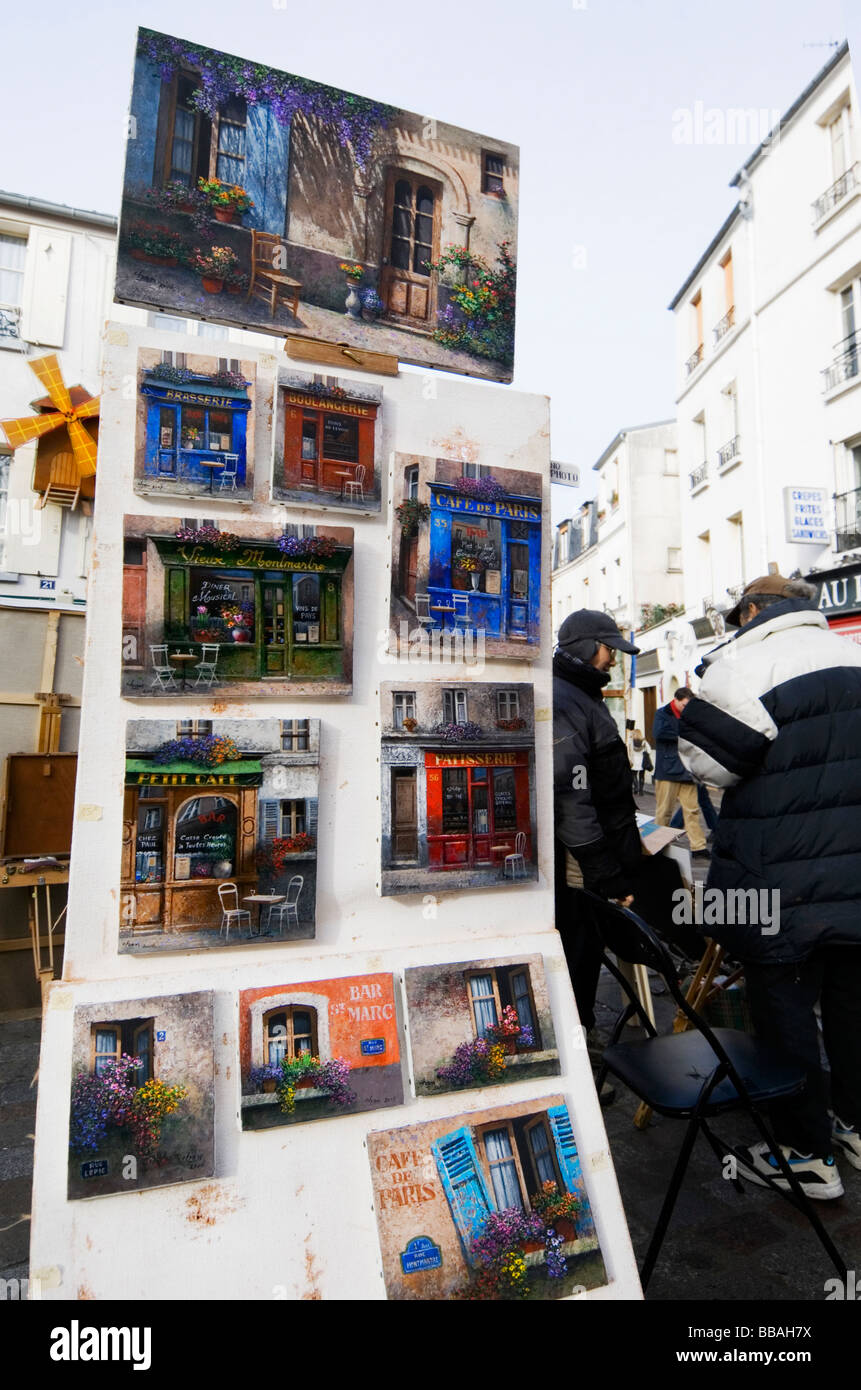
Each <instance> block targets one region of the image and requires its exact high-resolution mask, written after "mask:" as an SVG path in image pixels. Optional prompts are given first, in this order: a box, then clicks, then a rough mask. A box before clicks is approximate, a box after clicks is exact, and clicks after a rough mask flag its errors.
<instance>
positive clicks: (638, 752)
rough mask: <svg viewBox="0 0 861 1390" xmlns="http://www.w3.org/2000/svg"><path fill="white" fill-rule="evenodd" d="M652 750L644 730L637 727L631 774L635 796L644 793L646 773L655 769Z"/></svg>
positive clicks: (633, 738) (632, 746) (633, 745)
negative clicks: (645, 737) (644, 736)
mask: <svg viewBox="0 0 861 1390" xmlns="http://www.w3.org/2000/svg"><path fill="white" fill-rule="evenodd" d="M653 767H654V763H653V762H652V750H651V748H650V747H649V745H648V743H647V742H646V740H645V739H644V738H643V734H642V731H641V730H640V729H635V730H634V733H633V737H632V738H631V774H632V777H633V788H634V795H635V796H642V795H643V783H644V781H645V777H646V773H647V772H651V771H652V770H653Z"/></svg>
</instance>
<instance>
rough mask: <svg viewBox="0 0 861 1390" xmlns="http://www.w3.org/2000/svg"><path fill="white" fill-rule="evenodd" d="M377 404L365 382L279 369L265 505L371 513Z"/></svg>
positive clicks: (376, 486) (376, 475) (376, 393)
mask: <svg viewBox="0 0 861 1390" xmlns="http://www.w3.org/2000/svg"><path fill="white" fill-rule="evenodd" d="M382 400H383V392H382V389H381V388H380V387H379V386H372V385H371V384H370V383H368V382H361V383H357V382H352V381H348V380H344V381H342V380H340V379H339V378H338V377H325V378H324V377H322V376H315V377H309V376H303V375H301V374H299V373H297V372H292V371H288V370H286V369H285V368H283V367H282V368H280V369H279V372H278V396H277V417H276V426H275V463H274V472H273V477H272V497H273V499H274V500H275V501H278V502H295V503H298V504H299V505H301V506H312V505H314V504H317V505H325V506H328V507H343V508H346V509H348V510H349V511H358V512H378V511H379V510H380V450H381V444H380V436H381V428H382V425H381V419H380V414H381V405H382Z"/></svg>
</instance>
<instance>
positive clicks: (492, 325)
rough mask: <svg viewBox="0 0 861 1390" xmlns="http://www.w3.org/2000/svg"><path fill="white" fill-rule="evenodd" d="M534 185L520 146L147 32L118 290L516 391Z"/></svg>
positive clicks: (139, 60)
mask: <svg viewBox="0 0 861 1390" xmlns="http://www.w3.org/2000/svg"><path fill="white" fill-rule="evenodd" d="M518 175H519V154H518V149H517V146H515V145H511V144H508V143H507V142H505V141H502V140H496V139H491V138H490V137H488V136H483V135H477V134H475V133H473V132H471V131H466V130H461V129H460V128H459V127H457V126H451V125H447V124H444V123H443V122H441V121H437V120H436V119H432V118H429V117H427V116H421V115H417V114H413V113H411V112H408V111H402V110H399V109H397V108H395V107H391V106H387V105H385V104H384V103H383V102H380V101H375V100H371V99H369V98H366V97H360V96H356V95H355V94H353V93H351V92H343V91H341V90H339V89H336V88H333V87H326V86H323V85H322V84H321V83H317V82H311V81H308V80H307V79H306V78H302V77H296V76H294V75H293V74H291V73H286V72H281V71H279V70H278V69H276V68H270V67H264V66H262V65H260V64H257V63H251V62H247V61H244V60H243V59H240V58H236V57H234V56H232V55H230V54H225V53H219V52H216V51H214V50H212V49H208V48H204V47H202V46H201V45H199V44H193V43H189V42H187V41H185V40H183V39H176V38H172V37H170V36H168V35H166V34H158V33H154V32H152V31H151V30H148V29H141V30H139V31H138V43H137V51H136V55H135V68H134V82H133V88H132V100H131V117H130V121H129V137H128V145H127V153H126V168H125V182H124V188H123V200H122V220H121V227H120V248H119V257H118V260H117V283H116V298H117V299H118V300H119V301H120V302H121V303H127V304H138V305H141V306H143V307H146V308H152V309H160V310H167V311H168V312H170V313H180V314H187V315H190V316H192V317H194V318H204V319H212V320H214V321H216V322H220V323H226V324H234V325H237V326H238V327H241V328H250V329H254V330H257V331H261V330H262V331H263V332H271V333H274V334H276V335H278V336H280V337H283V336H285V335H299V336H302V337H309V338H314V339H317V340H324V341H329V342H336V343H347V344H348V345H350V346H352V347H359V348H365V349H369V350H372V351H373V350H376V351H378V352H380V351H381V352H386V353H391V354H397V355H398V356H400V357H401V358H402V359H403V360H404V361H405V362H414V363H417V364H419V365H422V366H431V367H439V368H442V369H444V370H446V371H454V372H460V373H466V374H469V375H472V376H481V377H489V378H491V379H492V380H495V381H510V380H511V375H512V368H513V362H514V317H515V277H516V254H517V209H518ZM234 452H235V450H234Z"/></svg>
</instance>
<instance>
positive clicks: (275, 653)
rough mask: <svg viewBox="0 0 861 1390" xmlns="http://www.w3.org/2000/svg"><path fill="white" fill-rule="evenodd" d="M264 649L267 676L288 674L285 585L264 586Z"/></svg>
mask: <svg viewBox="0 0 861 1390" xmlns="http://www.w3.org/2000/svg"><path fill="white" fill-rule="evenodd" d="M262 597H263V649H264V653H265V672H264V674H265V675H268V676H286V675H287V673H288V668H287V662H288V652H289V647H288V641H289V633H288V630H287V599H286V591H285V586H284V585H283V584H264V585H263V594H262Z"/></svg>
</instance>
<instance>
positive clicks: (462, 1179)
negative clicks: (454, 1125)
mask: <svg viewBox="0 0 861 1390" xmlns="http://www.w3.org/2000/svg"><path fill="white" fill-rule="evenodd" d="M431 1153H432V1154H433V1156H434V1159H435V1161H436V1166H437V1172H438V1173H439V1177H440V1182H441V1183H442V1186H443V1191H444V1192H445V1195H446V1198H447V1199H448V1205H449V1208H450V1210H451V1215H452V1220H453V1221H454V1224H455V1227H456V1229H457V1233H458V1235H459V1237H460V1243H461V1246H462V1248H463V1253H464V1257H465V1259H466V1261H467V1264H469V1265H470V1266H473V1265H474V1264H475V1258H474V1256H473V1255H472V1242H473V1241H474V1240H476V1239H477V1237H478V1236H480V1235H481V1233H482V1231H483V1230H484V1227H485V1224H486V1222H487V1218H488V1216H489V1215H490V1213H491V1210H492V1203H491V1200H490V1193H489V1191H488V1188H487V1183H486V1181H485V1177H484V1174H483V1172H482V1171H481V1166H480V1164H479V1161H478V1155H477V1153H476V1152H475V1144H474V1143H473V1139H472V1131H471V1130H470V1129H469V1128H467V1127H466V1126H464V1128H462V1129H455V1130H452V1132H451V1134H444V1135H443V1136H442V1137H441V1138H440V1139H437V1140H435V1141H434V1143H433V1144H432V1145H431Z"/></svg>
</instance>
